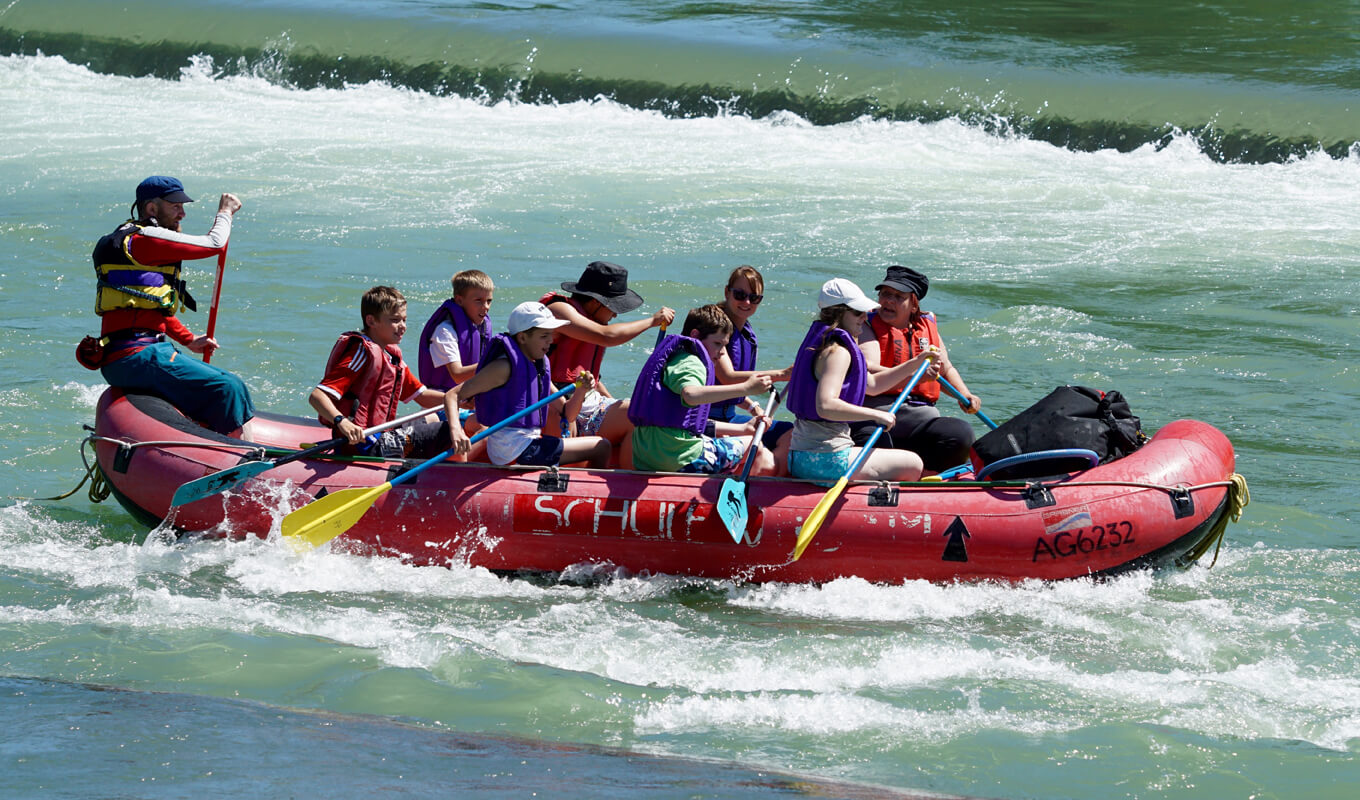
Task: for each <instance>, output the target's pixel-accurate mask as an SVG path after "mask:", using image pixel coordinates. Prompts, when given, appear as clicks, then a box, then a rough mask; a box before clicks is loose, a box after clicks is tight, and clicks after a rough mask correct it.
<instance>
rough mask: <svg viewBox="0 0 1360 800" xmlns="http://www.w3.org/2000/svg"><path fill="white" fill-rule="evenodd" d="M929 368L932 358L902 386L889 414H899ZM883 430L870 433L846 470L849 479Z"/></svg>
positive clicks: (866, 456)
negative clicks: (899, 410)
mask: <svg viewBox="0 0 1360 800" xmlns="http://www.w3.org/2000/svg"><path fill="white" fill-rule="evenodd" d="M928 369H930V360H929V359H926V362H925V363H924V364H922V365H921V366H919V367H917V368H916V372H915V373H913V374H912V376H911V380H909V381H907V385H906V386H904V387H902V392H901V393H900V394H898V395H897V399H896V400H895V401H893V404H892V408H890V409H888V413H889V414H892V415H893V416H897V409H899V408H901V407H902V403H903V402H905V401H906V399H907V395H909V394H911V390H912V389H915V388H916V384H918V383H920V382H921V376H922V375H924V374H926V370H928ZM883 430H884V428H883V426H882V425H879V426H877V427H876V428H874V432H873V433H872V434H870V435H869V441H867V442H865V443H864V446H863V447H861V448H860V449H859V455H858V456H856V457H855V463H853V464H851V465H850V469H848V470H847V471H846V473H845V477H846V478H847V479H849V477H850V476H851V475H854V474H855V473H856V472H859V468H860V467H862V466H864V462H865V460H866V459H868V458H869V451H871V450H873V449H874V442H877V441H878V437H879V436H882V435H883Z"/></svg>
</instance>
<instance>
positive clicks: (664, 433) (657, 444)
mask: <svg viewBox="0 0 1360 800" xmlns="http://www.w3.org/2000/svg"><path fill="white" fill-rule="evenodd" d="M661 385H662V386H665V387H666V388H667V389H669V390H670V391H672V392H675V393H676V394H677V395H679V394H680V393H681V392H683V391H684V390H685V387H686V386H707V385H708V370H707V369H705V368H704V362H702V361H700V360H699V357H698V356H696V355H694V354H692V353H688V352H685V351H683V350H681V351H679V352H677V353H675V354H673V355H672V356H671V357H670V358H668V359H666V368H665V369H663V370H662V371H661ZM703 454H704V440H703V439H702V438H701V437H699V436H695V435H694V434H692V433H690V432H689V431H686V430H681V429H680V428H661V427H658V426H655V425H639V426H638V427H636V428H634V429H633V467H634V468H635V469H643V470H653V471H660V472H678V471H679V470H680V468H681V467H683V466H685V465H686V464H688V463H690V462H692V461H694V460H695V459H696V458H699V457H700V456H702V455H703Z"/></svg>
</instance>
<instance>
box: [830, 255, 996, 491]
mask: <svg viewBox="0 0 1360 800" xmlns="http://www.w3.org/2000/svg"><path fill="white" fill-rule="evenodd" d="M875 288H876V289H877V290H878V303H879V307H878V310H876V311H875V312H874V313H872V314H870V315H869V321H868V324H867V325H865V326H864V328H863V330H862V331H861V333H860V338H859V346H860V350H861V351H863V353H864V360H865V362H866V364H867V365H868V368H869V371H870V372H879V371H881V370H884V369H887V368H889V367H892V366H895V365H897V364H901V363H903V362H904V361H907V360H910V359H911V358H913V357H915V356H916V355H919V354H920V353H921V352H923V351H924V350H926V349H927V348H931V347H933V348H935V349H936V350H938V351H939V354H940V359H939V364H940V376H941V377H943V378H944V379H945V380H947V381H949V383H950V384H952V385H953V386H954V388H956V389H958V390H959V392H960V393H962V394H963V395H964V396H965V397H967V398H968V400H969V402H968V404H967V405H965V404H964V403H962V402H960V403H959V407H960V408H962V409H963V410H964V411H966V412H968V413H970V414H974V413H977V411H978V409H979V408H981V407H982V401H981V400H980V399H979V398H978V396H977V395H975V394H973V393H972V392H970V391H968V385H967V384H965V383H964V382H963V376H961V375H959V371H958V370H957V369H955V368H954V365H953V363H952V362H950V360H949V354H948V353H947V352H946V351H945V348H944V342H943V340H941V339H940V331H939V329H938V328H937V327H936V324H935V315H934V314H932V313H931V312H929V311H922V310H921V299H922V298H924V297H925V296H926V292H927V291H929V290H930V279H929V278H927V277H926V276H925V275H924V274H922V273H920V272H918V271H916V270H914V269H912V268H910V267H903V266H891V267H888V272H887V275H885V276H884V278H883V280H882V281H880V282H879V284H878V286H877V287H875ZM901 390H902V384H898V385H897V386H894V387H891V388H889V389H888V390H886V391H884V392H883V393H882V394H878V395H871V396H869V397H866V398H865V401H864V404H865V405H866V406H869V407H870V408H880V409H884V410H886V409H887V408H888V407H890V406H891V405H892V403H893V401H894V400H896V399H897V394H898V392H900V391H901ZM939 398H940V382H939V381H937V380H934V379H930V380H922V381H921V382H920V383H918V384H916V387H915V388H914V389H913V390H912V393H911V395H910V396H909V397H908V398H907V401H906V402H905V403H903V404H902V405H901V406H900V407H899V408H898V410H897V424H896V425H894V426H893V427H892V429H891V430H889V431H888V433H889V434H890V435H891V437H892V447H895V448H898V449H902V450H911V451H912V452H914V453H917V454H919V455H920V456H921V459H922V460H923V461H925V465H926V471H927V472H930V473H934V472H942V471H944V470H947V469H950V468H951V467H956V466H958V465H960V464H962V463H963V462H965V461H967V460H968V449H969V448H970V447H972V446H973V428H972V426H971V425H969V424H968V421H967V420H963V419H959V418H957V417H944V416H941V415H940V412H939V410H938V409H936V407H935V403H936V402H937V401H938V400H939ZM872 433H873V426H872V425H864V424H860V425H857V426H854V427H852V430H851V434H850V435H851V437H852V438H853V439H854V440H855V444H857V445H863V444H864V442H866V441H867V440H868V438H869V436H870V435H871V434H872ZM878 441H879V443H880V445H881V444H882V443H883V442H884V438H880V439H879V440H878Z"/></svg>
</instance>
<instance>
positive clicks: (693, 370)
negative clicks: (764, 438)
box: [628, 304, 775, 475]
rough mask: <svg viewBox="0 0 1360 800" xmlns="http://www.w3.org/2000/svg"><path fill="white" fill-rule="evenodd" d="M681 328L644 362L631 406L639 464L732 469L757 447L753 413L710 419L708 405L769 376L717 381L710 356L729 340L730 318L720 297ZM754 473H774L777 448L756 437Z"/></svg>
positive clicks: (752, 390) (762, 386) (755, 388)
mask: <svg viewBox="0 0 1360 800" xmlns="http://www.w3.org/2000/svg"><path fill="white" fill-rule="evenodd" d="M681 330H683V331H684V335H681V336H676V335H671V336H667V337H666V338H664V339H662V340H661V344H659V345H657V347H656V349H655V350H654V351H653V352H652V355H651V357H650V358H648V359H647V363H646V364H644V365H643V367H642V372H641V373H640V374H639V375H638V379H637V383H636V384H635V385H634V387H633V397H632V399H631V401H630V402H629V405H628V419H629V420H630V421H631V422H632V423H633V425H634V426H635V427H634V428H633V433H632V437H631V442H632V448H631V449H632V463H633V466H634V468H636V469H641V470H655V471H661V472H697V473H704V474H716V473H722V472H732V471H734V470H735V469H737V467H739V466H740V465H741V463H742V458H743V456H745V454H746V449H747V448H748V447H750V446H752V442H751V437H752V435H753V434H754V433H755V427H756V421H757V420H756V419H751V420H749V421H748V422H746V423H744V424H737V423H731V422H716V421H715V422H710V421H709V418H708V413H709V406H710V404H712V403H716V402H718V401H720V400H727V399H730V398H733V397H744V396H746V395H750V394H760V393H762V392H767V391H769V389H770V386H771V385H772V381H771V380H770V376H769V375H766V374H761V373H756V374H752V375H751V376H750V377H748V378H747V379H746V380H744V381H742V382H741V383H737V384H731V385H726V386H724V385H718V384H715V379H714V372H713V360H714V359H715V358H717V357H718V354H719V353H721V352H722V351H723V348H725V347H727V341H728V339H729V338H731V336H732V320H731V319H729V318H728V316H727V314H726V313H724V312H723V310H722V306H719V305H717V304H714V305H707V306H703V307H701V308H696V309H694V310H692V311H690V312H689V315H688V316H687V317H686V318H685V324H684V326H683V327H682V328H681ZM754 446H755V447H756V448H758V450H757V452H756V455H755V462H754V463H753V464H752V467H751V474H752V475H773V474H775V463H774V455H773V454H772V453H771V452H770V451H769V450H767V449H765V448H764V447H763V446H761V445H760V443H759V442H756V443H754Z"/></svg>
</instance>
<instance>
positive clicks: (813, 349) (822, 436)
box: [787, 278, 936, 481]
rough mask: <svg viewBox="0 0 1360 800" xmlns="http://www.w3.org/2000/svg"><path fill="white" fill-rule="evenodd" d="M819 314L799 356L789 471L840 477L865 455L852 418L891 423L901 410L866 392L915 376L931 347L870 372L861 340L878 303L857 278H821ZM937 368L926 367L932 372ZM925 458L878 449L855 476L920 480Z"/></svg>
mask: <svg viewBox="0 0 1360 800" xmlns="http://www.w3.org/2000/svg"><path fill="white" fill-rule="evenodd" d="M817 307H818V308H820V309H821V314H820V315H819V316H818V318H817V320H816V321H814V322H813V323H812V327H811V328H810V329H809V330H808V333H807V336H805V337H804V338H803V343H802V345H800V346H799V348H798V354H797V356H796V358H795V359H794V362H793V375H792V377H791V378H790V379H789V389H788V400H787V405H788V409H789V411H791V412H793V414H794V417H795V420H794V423H793V439H792V441H791V442H790V445H789V472H790V473H792V474H793V476H794V477H795V478H807V479H811V480H837V479H839V478H840V477H841V476H842V475H844V474H845V473H846V471H847V470H849V469H850V465H851V464H852V463H853V462H854V460H855V459H856V458H857V457H858V456H859V448H857V447H855V444H854V442H853V441H852V440H851V438H850V424H849V423H851V422H859V421H862V420H863V421H869V422H873V423H875V424H877V425H882V426H885V427H888V426H891V425H892V424H893V423H894V422H895V421H896V419H895V417H893V415H892V414H889V413H888V412H887V411H883V410H877V409H872V408H868V407H866V406H865V405H864V397H865V393H866V392H869V393H873V392H875V390H881V388H882V387H887V386H892V385H894V384H897V383H900V382H902V381H904V380H905V379H907V378H909V377H910V376H911V375H912V374H913V373H914V372H916V370H917V368H919V367H920V366H921V364H922V362H923V361H925V360H931V361H932V362H933V360H934V358H935V354H934V353H933V352H925V353H921V354H920V355H918V356H916V357H915V358H913V359H911V360H909V361H906V362H904V363H902V364H898V365H897V366H895V367H892V368H891V369H887V370H883V371H882V372H878V373H874V374H870V372H869V370H868V369H867V368H866V366H865V363H864V355H863V353H861V352H860V349H859V346H858V344H857V343H856V341H857V339H858V338H859V334H860V331H861V329H862V328H863V327H864V320H865V318H866V317H867V316H868V313H869V312H870V311H873V310H874V309H875V308H877V307H878V304H877V303H875V302H874V301H872V300H870V299H869V298H868V297H866V296H865V294H864V292H863V291H861V290H860V288H859V287H858V286H856V285H855V284H854V283H852V282H850V281H848V280H846V279H844V278H832V279H831V280H829V281H827V282H826V283H824V284H822V290H821V294H820V295H819V296H818V298H817ZM935 370H936V367H935V366H934V365H933V363H932V365H931V367H930V368H929V369H927V370H926V373H925V374H926V376H927V377H932V378H933V377H934V373H935ZM923 469H924V465H923V464H922V462H921V457H920V456H918V455H917V454H916V453H913V452H911V451H910V450H891V449H875V450H874V451H873V452H872V453H870V454H869V456H868V458H866V459H865V460H864V463H863V464H862V465H861V466H860V468H859V469H858V470H857V471H856V472H855V474H854V475H853V476H851V478H852V479H855V480H890V481H914V480H916V479H917V478H920V477H921V472H922V470H923Z"/></svg>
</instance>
